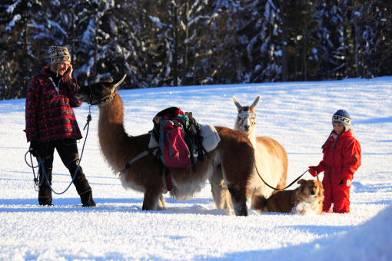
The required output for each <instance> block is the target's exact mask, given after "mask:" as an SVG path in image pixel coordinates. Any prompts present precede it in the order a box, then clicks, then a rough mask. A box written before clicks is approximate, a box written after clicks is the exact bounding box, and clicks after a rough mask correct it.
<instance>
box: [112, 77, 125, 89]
mask: <svg viewBox="0 0 392 261" xmlns="http://www.w3.org/2000/svg"><path fill="white" fill-rule="evenodd" d="M125 77H127V75H126V74H124V76H123V77H122V78H121V80H119V81H118V82H117V83H115V84H113V90H115V89H117V88H118V87H119V86H120V85H121V84H122V83H123V82H124V80H125Z"/></svg>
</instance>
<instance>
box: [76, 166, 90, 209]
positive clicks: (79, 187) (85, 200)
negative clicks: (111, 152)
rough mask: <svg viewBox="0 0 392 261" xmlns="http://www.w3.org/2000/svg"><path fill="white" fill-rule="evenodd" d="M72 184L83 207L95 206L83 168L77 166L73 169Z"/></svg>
mask: <svg viewBox="0 0 392 261" xmlns="http://www.w3.org/2000/svg"><path fill="white" fill-rule="evenodd" d="M71 173H72V172H71ZM74 185H75V187H76V191H77V192H78V194H79V196H80V200H81V202H82V204H83V207H95V205H96V204H95V201H94V199H93V193H92V190H91V187H90V185H89V184H88V181H87V179H86V176H85V175H84V173H83V170H82V168H81V167H80V166H79V168H78V171H75V179H74Z"/></svg>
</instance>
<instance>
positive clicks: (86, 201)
mask: <svg viewBox="0 0 392 261" xmlns="http://www.w3.org/2000/svg"><path fill="white" fill-rule="evenodd" d="M80 200H81V201H82V206H83V207H95V206H96V204H95V201H94V199H93V193H92V192H91V190H90V191H88V192H86V193H84V194H82V195H80Z"/></svg>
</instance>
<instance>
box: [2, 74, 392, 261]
mask: <svg viewBox="0 0 392 261" xmlns="http://www.w3.org/2000/svg"><path fill="white" fill-rule="evenodd" d="M391 82H392V77H381V78H375V79H372V80H361V79H349V80H343V81H322V82H290V83H264V84H242V85H211V86H190V87H181V88H177V87H165V88H148V89H136V90H122V91H120V95H121V96H122V97H123V99H124V102H125V119H126V120H125V128H126V130H127V131H128V133H129V134H131V135H138V134H141V133H145V132H147V131H148V130H150V129H151V128H152V117H153V116H154V115H155V114H156V113H157V112H158V111H159V110H161V109H164V108H166V107H169V106H172V105H179V106H181V108H183V109H184V110H186V111H192V112H193V115H194V117H195V118H196V119H198V120H199V121H200V122H204V123H211V124H215V125H224V126H228V127H232V126H233V125H234V120H235V117H236V109H235V106H234V104H233V102H232V100H231V97H232V96H236V97H237V98H238V99H239V101H240V102H241V103H242V104H244V105H245V104H247V103H251V102H252V101H253V100H254V98H255V97H256V96H257V95H260V96H261V99H262V102H261V103H260V104H259V105H258V108H257V113H258V115H257V117H258V122H257V124H258V125H257V133H258V135H268V136H272V137H273V138H275V139H277V140H278V141H280V142H281V143H282V144H283V145H284V146H285V148H286V149H287V151H288V154H289V163H290V166H289V178H288V180H289V181H291V180H293V179H294V178H295V177H297V176H298V175H299V174H301V173H302V172H303V171H304V170H306V168H307V166H309V165H312V164H317V163H318V161H319V160H320V159H321V149H320V147H321V145H322V143H323V142H324V140H325V139H326V137H327V136H328V134H329V132H330V129H331V122H330V120H331V115H332V114H333V113H334V112H335V111H336V110H337V109H340V108H342V109H346V110H348V111H349V112H350V114H351V116H352V118H353V122H354V131H355V134H356V136H357V137H358V139H359V140H360V141H361V143H362V149H363V165H362V167H361V168H360V169H359V171H358V172H357V173H356V175H355V179H354V183H353V191H352V211H351V213H349V214H334V213H324V214H322V215H307V216H301V215H293V214H278V213H264V214H260V213H256V212H255V211H250V215H249V216H248V217H236V216H233V215H228V214H227V213H225V212H224V211H221V210H216V209H215V207H214V204H213V201H212V197H211V193H210V188H209V185H208V184H206V186H205V187H204V189H203V190H202V192H200V193H198V194H196V195H194V198H193V199H191V200H187V201H178V200H175V199H172V198H170V197H169V196H168V195H165V198H166V200H167V209H166V210H164V211H149V212H145V211H142V210H141V206H142V200H143V195H142V194H140V193H137V192H135V191H132V190H125V189H124V188H123V187H122V186H121V185H120V182H119V180H118V178H117V177H116V176H115V175H114V174H113V173H111V170H110V168H109V167H108V166H107V163H106V162H105V160H104V159H103V157H102V155H101V153H100V149H99V144H98V139H97V121H98V109H97V108H96V107H93V108H92V118H93V120H92V122H91V126H90V133H89V136H88V139H87V145H86V150H85V152H84V156H83V159H82V163H81V165H82V166H83V169H84V171H85V173H86V175H87V178H88V179H89V181H90V184H91V186H92V188H93V193H94V197H95V199H96V202H97V207H96V208H92V209H85V208H82V207H81V203H80V200H79V197H78V195H77V193H76V191H75V189H74V187H73V186H71V189H70V190H69V191H68V192H67V193H65V194H64V195H61V196H57V195H54V204H55V205H54V206H53V207H41V206H38V205H37V199H36V198H37V192H36V191H35V190H34V186H33V175H32V172H31V170H30V169H29V168H28V167H27V166H26V164H25V162H24V154H25V152H26V150H27V144H26V140H25V136H24V133H23V131H22V130H23V129H24V103H25V100H24V99H19V100H5V101H0V124H1V126H2V128H0V142H1V143H0V158H1V159H2V161H1V165H0V186H1V189H0V224H1V226H0V234H1V240H0V260H26V259H27V260H74V259H77V260H81V259H82V260H103V259H111V260H125V259H154V260H167V259H170V260H189V259H196V260H198V259H229V260H277V259H279V260H356V261H357V260H392V249H391V247H390V246H391V245H392V226H391V225H390V220H391V217H392V206H391V205H392V182H391V174H392V171H391V169H392V147H391V143H392V136H391V135H392V129H391V125H392V100H391V99H390V97H391V96H392V87H391ZM75 112H76V114H77V117H78V119H79V125H80V127H81V128H83V126H84V124H85V119H86V117H87V115H88V106H87V105H86V104H85V105H83V106H82V107H81V108H79V109H76V110H75ZM84 135H85V133H84ZM79 145H80V146H79V148H81V146H82V142H81V143H80V144H79ZM305 178H308V179H309V178H311V177H310V175H307V176H305ZM53 182H54V188H55V189H56V190H58V191H61V190H63V189H64V188H65V187H66V186H67V185H68V184H69V182H70V176H69V174H68V173H67V172H66V169H65V167H64V166H63V165H62V163H61V160H60V159H59V158H58V157H57V154H56V157H55V162H54V176H53Z"/></svg>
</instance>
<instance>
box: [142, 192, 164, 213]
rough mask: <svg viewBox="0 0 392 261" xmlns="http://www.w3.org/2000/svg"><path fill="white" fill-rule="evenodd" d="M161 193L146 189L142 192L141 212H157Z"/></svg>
mask: <svg viewBox="0 0 392 261" xmlns="http://www.w3.org/2000/svg"><path fill="white" fill-rule="evenodd" d="M161 196H162V193H161V191H159V190H154V189H148V190H146V191H145V192H144V200H143V207H142V209H143V210H158V209H159V204H160V200H161Z"/></svg>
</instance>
